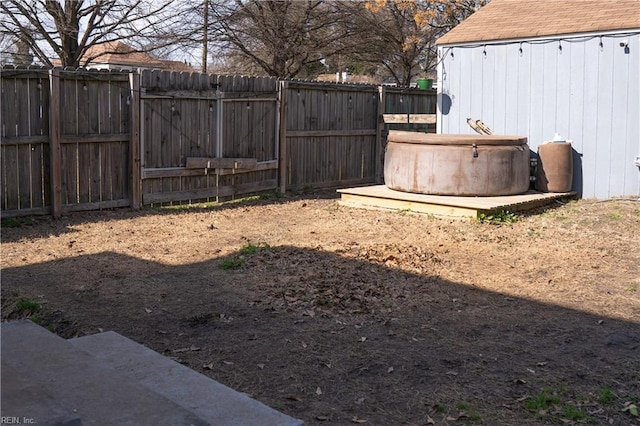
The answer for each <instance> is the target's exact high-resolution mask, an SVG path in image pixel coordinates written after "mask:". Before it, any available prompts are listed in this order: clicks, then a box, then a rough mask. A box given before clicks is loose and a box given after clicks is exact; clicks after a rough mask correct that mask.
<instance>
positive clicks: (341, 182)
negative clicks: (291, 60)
mask: <svg viewBox="0 0 640 426" xmlns="http://www.w3.org/2000/svg"><path fill="white" fill-rule="evenodd" d="M284 96H286V98H287V99H286V103H287V111H286V122H285V123H283V125H285V126H286V130H285V132H284V133H285V135H286V147H285V150H286V152H287V162H286V167H287V171H286V185H287V187H288V188H294V189H295V188H298V189H300V188H304V187H314V188H324V187H338V186H350V185H360V184H365V183H373V182H374V181H375V149H376V134H377V123H378V121H377V120H378V89H377V87H374V86H364V85H363V86H347V85H328V84H319V83H303V82H290V83H288V89H287V92H286V94H285V95H284ZM365 163H368V164H366V165H365Z"/></svg>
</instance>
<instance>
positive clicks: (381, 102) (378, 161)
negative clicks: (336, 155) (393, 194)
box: [375, 86, 386, 184]
mask: <svg viewBox="0 0 640 426" xmlns="http://www.w3.org/2000/svg"><path fill="white" fill-rule="evenodd" d="M385 112H386V111H385V90H384V86H378V109H377V114H376V123H377V124H376V149H375V153H376V155H375V174H376V175H375V179H376V183H378V184H380V183H383V180H384V179H383V174H384V173H383V172H384V169H383V167H384V149H383V146H382V138H383V133H384V120H383V119H382V115H383V114H384V113H385Z"/></svg>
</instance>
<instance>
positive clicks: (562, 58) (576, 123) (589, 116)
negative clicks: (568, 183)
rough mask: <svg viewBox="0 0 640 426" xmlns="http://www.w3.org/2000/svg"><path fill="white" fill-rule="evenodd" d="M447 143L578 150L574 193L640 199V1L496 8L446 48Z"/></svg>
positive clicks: (550, 1)
mask: <svg viewBox="0 0 640 426" xmlns="http://www.w3.org/2000/svg"><path fill="white" fill-rule="evenodd" d="M438 53H439V57H440V63H439V65H438V80H439V87H438V133H462V134H464V133H473V130H472V129H471V128H470V127H469V125H468V124H467V118H473V119H474V120H475V119H481V120H482V121H483V122H484V123H485V124H486V125H488V126H489V127H490V128H491V129H492V130H493V131H494V133H496V134H506V135H523V136H527V137H528V138H529V146H530V148H531V150H532V151H534V152H535V151H536V150H537V147H538V145H540V144H542V143H544V142H547V141H550V140H551V139H552V138H553V136H554V134H555V133H558V134H560V135H561V136H562V137H564V138H566V139H567V140H572V142H573V145H572V146H573V148H574V155H573V160H574V161H573V163H574V173H573V175H574V179H573V190H574V191H577V192H578V193H579V194H580V195H581V196H583V197H586V198H592V197H595V198H609V197H616V196H638V195H640V0H571V1H567V0H536V1H523V0H492V1H491V2H490V3H489V4H488V5H486V6H484V7H483V8H482V9H480V10H479V11H478V12H476V13H475V14H474V15H472V16H471V17H469V18H468V19H467V20H465V21H464V22H462V23H461V24H460V25H458V26H457V27H455V28H454V29H453V30H451V31H450V32H448V33H447V34H445V35H444V36H443V37H442V38H440V39H439V40H438Z"/></svg>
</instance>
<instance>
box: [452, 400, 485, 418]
mask: <svg viewBox="0 0 640 426" xmlns="http://www.w3.org/2000/svg"><path fill="white" fill-rule="evenodd" d="M456 408H457V409H458V410H461V411H464V412H465V414H466V416H467V418H468V419H469V420H473V421H478V420H480V419H482V416H480V413H478V412H477V411H476V410H474V409H473V408H472V407H471V405H469V404H467V403H466V402H458V403H457V404H456Z"/></svg>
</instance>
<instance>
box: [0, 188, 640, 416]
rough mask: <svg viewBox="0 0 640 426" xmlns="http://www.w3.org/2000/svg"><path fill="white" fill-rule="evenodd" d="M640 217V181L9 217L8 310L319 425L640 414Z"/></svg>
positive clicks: (5, 254)
mask: <svg viewBox="0 0 640 426" xmlns="http://www.w3.org/2000/svg"><path fill="white" fill-rule="evenodd" d="M639 237H640V202H638V201H637V200H608V201H606V202H595V201H589V200H586V201H577V202H569V203H567V204H555V205H553V206H551V208H548V209H546V210H538V211H535V212H532V213H529V214H526V215H519V216H518V220H517V221H516V222H515V223H503V224H492V223H479V222H477V221H454V220H443V219H434V218H430V217H427V216H423V215H414V214H407V213H406V212H405V213H398V212H380V211H367V210H359V209H350V208H347V207H342V206H339V205H338V204H337V200H336V199H335V198H334V197H333V195H331V194H329V195H327V194H312V195H306V196H288V197H285V198H278V199H260V200H256V201H247V202H242V203H233V204H227V205H222V206H215V207H200V208H190V209H162V210H158V209H155V210H143V211H129V210H117V211H105V212H94V213H82V214H73V215H70V216H68V217H65V218H63V219H61V220H51V219H48V218H29V219H20V220H15V219H4V220H3V227H2V247H1V249H2V318H3V319H5V320H6V319H10V318H17V317H22V316H31V317H32V319H34V320H35V321H37V322H39V323H41V324H43V325H44V326H47V327H49V328H50V329H51V330H53V331H55V332H57V333H58V334H60V335H62V336H63V337H71V336H74V335H84V334H92V333H97V332H99V331H102V330H115V331H117V332H119V333H121V334H123V335H125V336H127V337H129V338H131V339H133V340H135V341H137V342H140V343H142V344H144V345H146V346H148V347H150V348H152V349H154V350H156V351H158V352H160V353H163V354H165V355H167V356H169V357H173V358H174V359H176V360H178V361H179V362H181V363H183V364H185V365H187V366H189V367H191V368H193V369H195V370H197V371H199V372H201V373H204V374H206V375H208V376H210V377H212V378H214V379H215V380H218V381H220V382H222V383H224V384H226V385H228V386H230V387H232V388H234V389H237V390H240V391H242V392H246V393H247V394H249V395H251V396H252V397H254V398H256V399H258V400H260V401H262V402H264V403H266V404H267V405H270V406H272V407H274V408H276V409H278V410H281V411H283V412H285V413H287V414H289V415H291V416H294V417H297V418H300V419H303V420H304V421H305V422H306V423H307V424H310V425H314V424H360V423H364V424H371V425H390V424H416V425H420V424H422V425H424V424H450V425H457V424H487V425H529V424H530V425H534V424H555V423H561V424H574V423H589V424H602V425H610V424H611V425H638V424H640V421H639V419H638V417H637V415H636V416H634V410H633V408H634V407H636V408H637V407H638V406H640V294H639V292H640V291H639V290H638V288H639V287H640V248H639V241H638V238H639ZM225 268H227V269H225ZM234 268H235V269H234ZM25 299H26V300H29V301H35V302H38V304H40V305H41V308H40V309H39V311H37V312H34V313H29V312H28V311H26V310H24V309H22V310H21V309H19V306H18V303H19V302H20V300H25ZM23 305H24V303H23V304H22V306H23ZM636 414H637V413H636Z"/></svg>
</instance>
